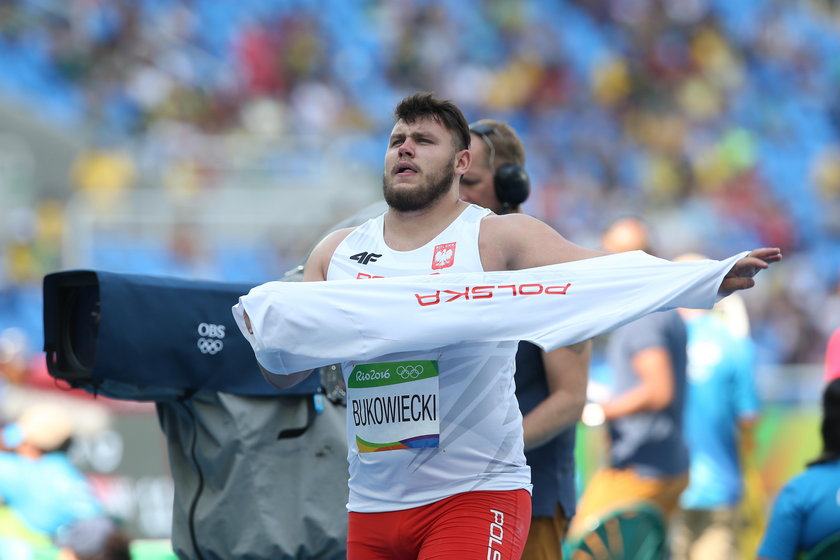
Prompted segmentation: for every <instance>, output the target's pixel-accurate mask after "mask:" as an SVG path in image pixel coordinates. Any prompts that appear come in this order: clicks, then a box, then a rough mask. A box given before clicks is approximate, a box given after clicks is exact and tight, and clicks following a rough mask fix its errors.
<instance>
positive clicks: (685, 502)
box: [671, 255, 759, 560]
mask: <svg viewBox="0 0 840 560" xmlns="http://www.w3.org/2000/svg"><path fill="white" fill-rule="evenodd" d="M702 258H704V257H701V256H700V255H682V256H680V257H677V259H675V260H699V259H702ZM730 309H731V306H730ZM679 312H680V315H681V316H682V318H683V320H684V321H685V323H686V328H687V332H688V376H687V377H688V385H687V389H686V406H685V424H684V431H685V442H686V445H687V446H688V453H689V459H690V462H691V464H690V469H689V485H688V488H686V489H685V491H684V492H683V493H682V495H681V496H680V510H679V512H678V515H677V516H676V517H675V519H674V524H673V533H672V539H673V549H672V555H671V557H672V558H673V559H674V560H702V559H705V558H715V559H719V560H738V559H739V558H741V557H742V555H740V554H739V550H738V533H739V529H740V527H741V520H740V519H739V517H738V505H739V501H740V499H741V495H742V491H743V476H742V463H743V461H745V460H749V458H750V456H752V454H753V453H754V445H753V434H752V431H753V428H754V426H755V424H756V422H757V419H758V409H759V403H758V394H757V389H756V386H755V380H754V378H753V375H754V367H755V366H754V353H755V350H754V347H753V344H752V341H751V340H750V339H749V338H747V337H746V336H744V335H740V336H737V335H734V334H733V332H732V327H730V326H728V325H727V324H726V323H724V321H723V320H722V317H725V316H726V315H723V314H721V313H715V312H712V311H708V310H705V309H679ZM728 313H729V316H731V315H733V313H732V311H728ZM736 328H738V329H741V330H743V328H744V327H743V325H739V326H737V327H736ZM745 455H746V456H745Z"/></svg>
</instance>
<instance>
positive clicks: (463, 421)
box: [327, 205, 531, 512]
mask: <svg viewBox="0 0 840 560" xmlns="http://www.w3.org/2000/svg"><path fill="white" fill-rule="evenodd" d="M488 213H489V211H488V210H486V209H484V208H480V207H478V206H474V205H471V206H469V207H467V208H466V209H465V210H464V211H463V212H462V213H461V215H460V216H459V217H458V218H456V219H455V221H453V222H452V224H450V225H449V227H447V228H446V229H445V230H444V231H443V232H441V233H440V234H439V235H438V236H437V237H435V238H434V239H433V240H432V241H430V242H429V243H427V244H426V245H424V246H423V247H420V248H418V249H415V250H412V251H394V250H392V249H390V248H389V247H388V246H387V245H386V244H385V240H384V237H383V226H384V215H382V216H379V217H378V218H374V219H371V220H369V221H368V222H366V223H365V224H363V225H361V226H359V227H358V228H357V229H356V230H355V231H353V232H352V233H351V234H350V235H348V236H347V238H346V239H345V240H344V241H343V242H342V243H341V244H340V245H339V246H338V248H337V249H336V251H335V253H334V254H333V256H332V259H331V261H330V264H329V268H328V272H327V280H338V279H348V278H359V279H368V278H375V277H394V276H408V275H417V274H448V273H456V272H481V271H482V270H483V269H482V266H481V258H480V254H479V250H478V234H479V227H480V223H481V219H482V218H483V217H484V216H486V215H487V214H488ZM372 281H374V282H375V280H372ZM405 320H411V319H410V317H406V318H405ZM393 328H394V329H399V328H400V325H399V324H398V323H396V324H394V325H393ZM362 343H363V341H362ZM517 344H518V343H517V342H515V341H514V342H490V343H468V344H459V345H453V346H447V347H443V348H438V349H436V350H434V351H427V352H402V353H398V354H390V355H387V356H382V357H381V358H377V359H375V360H371V361H369V362H367V363H364V364H360V363H355V362H346V363H344V364H342V366H343V372H344V378H345V381H346V382H347V385H348V402H347V440H348V448H349V453H348V462H349V469H350V500H349V503H348V504H347V507H348V509H349V510H350V511H356V512H380V511H395V510H402V509H408V508H413V507H417V506H422V505H425V504H429V503H432V502H435V501H437V500H440V499H443V498H446V497H448V496H452V495H454V494H457V493H461V492H468V491H471V490H515V489H520V488H525V489H527V490H528V491H530V490H531V483H530V480H531V473H530V468H529V467H528V466H527V465H526V464H525V455H524V451H523V434H522V415H521V413H520V412H519V406H518V404H517V401H516V398H515V396H514V383H513V374H514V364H515V362H514V357H515V354H516V349H517Z"/></svg>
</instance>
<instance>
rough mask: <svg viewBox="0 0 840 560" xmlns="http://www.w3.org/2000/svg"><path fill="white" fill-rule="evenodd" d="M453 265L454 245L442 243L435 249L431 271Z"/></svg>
mask: <svg viewBox="0 0 840 560" xmlns="http://www.w3.org/2000/svg"><path fill="white" fill-rule="evenodd" d="M453 264H455V243H454V242H453V243H443V244H442V245H437V246H436V247H435V254H434V256H433V257H432V270H440V269H441V268H449V267H450V266H452V265H453Z"/></svg>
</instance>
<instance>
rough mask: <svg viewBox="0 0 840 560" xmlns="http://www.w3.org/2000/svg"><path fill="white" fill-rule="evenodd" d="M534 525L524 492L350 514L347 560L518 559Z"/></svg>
mask: <svg viewBox="0 0 840 560" xmlns="http://www.w3.org/2000/svg"><path fill="white" fill-rule="evenodd" d="M530 522H531V495H530V494H529V493H528V492H527V491H526V490H504V491H476V492H464V493H462V494H456V495H454V496H450V497H448V498H444V499H443V500H440V501H437V502H434V503H431V504H428V505H425V506H421V507H416V508H411V509H406V510H401V511H387V512H381V513H358V512H352V511H351V512H350V518H349V527H348V529H349V530H348V535H347V560H377V559H383V560H384V559H391V560H404V559H417V560H432V559H435V560H444V559H447V560H448V559H453V560H473V559H475V560H479V559H480V560H518V559H519V558H520V557H521V556H522V549H523V548H524V547H525V540H526V539H527V538H528V527H529V526H530Z"/></svg>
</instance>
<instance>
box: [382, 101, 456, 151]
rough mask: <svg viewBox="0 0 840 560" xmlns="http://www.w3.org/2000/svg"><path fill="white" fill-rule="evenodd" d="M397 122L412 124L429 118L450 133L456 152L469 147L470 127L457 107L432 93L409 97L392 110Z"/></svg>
mask: <svg viewBox="0 0 840 560" xmlns="http://www.w3.org/2000/svg"><path fill="white" fill-rule="evenodd" d="M394 116H395V117H396V118H397V120H401V121H404V122H407V123H413V122H414V121H416V120H417V119H421V118H424V117H431V118H433V119H435V120H436V121H437V122H439V123H440V124H442V125H443V126H444V128H446V129H447V130H449V131H450V132H451V133H452V137H453V144H454V145H455V148H456V149H457V150H467V149H469V147H470V127H469V125H468V124H467V119H465V118H464V114H463V113H462V112H461V109H459V108H458V106H457V105H455V104H454V103H452V102H451V101H449V100H446V99H438V98H437V97H435V95H434V93H430V92H422V93H415V94H414V95H409V96H408V97H406V98H404V99H403V100H402V101H400V102H399V104H398V105H397V107H396V109H394Z"/></svg>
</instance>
